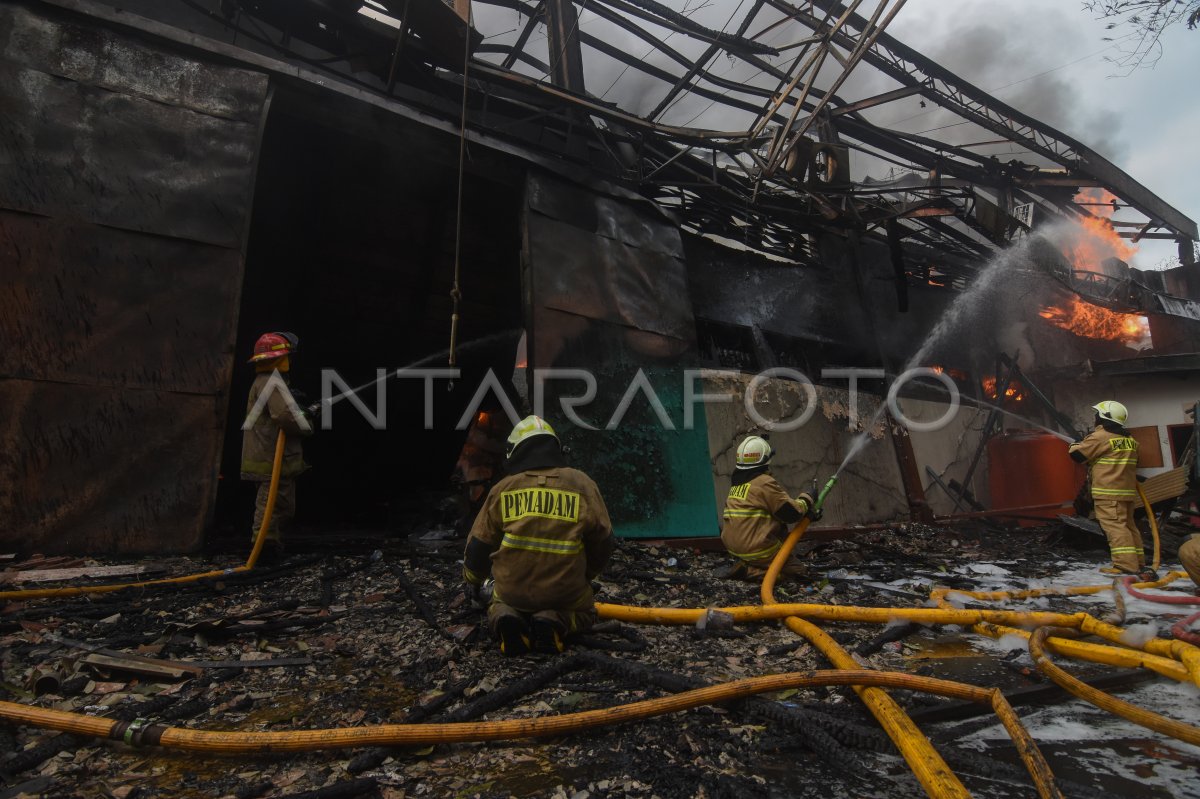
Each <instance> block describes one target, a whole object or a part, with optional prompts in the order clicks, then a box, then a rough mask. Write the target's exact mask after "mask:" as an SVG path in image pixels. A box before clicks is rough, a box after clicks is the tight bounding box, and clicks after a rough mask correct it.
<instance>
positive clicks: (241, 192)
mask: <svg viewBox="0 0 1200 799" xmlns="http://www.w3.org/2000/svg"><path fill="white" fill-rule="evenodd" d="M28 17H29V12H24V11H23V10H22V8H19V7H17V8H12V7H7V8H0V20H4V22H2V23H0V24H2V25H4V28H0V37H2V38H0V108H4V109H5V113H4V114H2V115H0V162H2V163H5V169H2V170H0V198H2V204H4V206H5V208H8V209H12V210H19V211H29V212H32V214H41V215H47V216H71V217H76V218H83V220H90V221H94V222H98V223H102V224H109V226H113V227H119V228H124V229H127V230H140V232H146V233H156V234H160V235H169V236H175V238H181V239H188V240H193V241H203V242H208V244H214V245H220V246H224V247H230V248H239V247H240V246H241V242H242V239H244V238H245V227H244V226H245V222H246V218H247V208H246V204H247V202H248V197H247V194H246V191H245V188H246V184H245V180H246V174H247V170H250V169H251V168H252V166H253V161H254V146H256V142H257V136H256V134H257V130H258V119H257V110H254V109H260V108H262V103H263V98H264V96H265V84H266V78H265V77H263V76H258V77H257V78H258V80H257V83H258V85H257V92H251V91H246V89H248V86H245V85H244V83H245V80H246V78H241V79H240V80H238V82H235V83H234V85H235V86H236V89H238V91H235V92H230V94H228V95H223V94H222V92H223V90H222V88H221V86H222V84H221V83H220V82H221V80H222V78H223V76H222V74H220V73H218V74H212V76H204V74H200V73H199V71H198V68H197V67H196V65H194V62H193V61H190V60H186V59H176V62H175V64H174V65H173V68H172V70H169V72H173V73H175V74H176V76H179V74H185V76H186V74H188V73H192V74H193V76H194V83H192V82H187V83H186V85H185V82H184V79H182V78H181V77H180V78H179V83H178V85H176V86H174V89H175V90H176V91H178V92H180V100H179V102H178V103H174V104H173V103H170V102H169V101H168V100H166V98H164V97H163V96H162V95H164V94H167V92H169V91H170V90H172V86H170V85H163V84H160V85H152V84H151V85H146V83H148V82H136V80H133V79H132V78H131V79H130V80H121V79H119V78H118V77H114V76H128V74H133V76H138V74H142V73H143V71H146V70H151V68H155V67H154V65H148V64H146V62H145V61H146V60H145V59H140V58H133V55H132V54H134V53H138V48H139V46H137V44H134V43H132V42H124V43H122V44H120V46H106V44H104V38H103V37H104V36H106V34H102V30H103V29H98V28H96V29H91V30H89V31H88V32H86V35H84V34H78V35H71V34H73V28H72V26H70V25H66V26H64V28H61V29H59V28H58V26H55V25H53V24H50V25H48V28H49V29H50V30H60V36H59V38H60V40H61V42H62V48H64V49H62V50H61V52H46V53H43V50H48V49H49V48H48V47H46V46H42V47H37V48H34V49H32V50H26V49H25V42H26V41H29V40H30V38H31V36H30V35H28V31H26V29H28V28H34V29H35V30H36V29H38V26H36V25H32V24H31V23H29V22H28ZM5 29H7V30H5ZM5 34H7V36H5ZM47 36H49V35H48V34H47ZM107 36H109V41H118V42H120V41H121V40H120V38H116V37H115V35H107ZM40 54H44V55H46V56H47V58H48V59H50V62H48V64H44V65H42V66H37V67H35V66H30V65H29V64H28V61H29V60H31V59H36V58H37V56H38V55H40ZM161 58H167V54H161ZM62 61H66V62H67V64H68V65H71V66H72V67H73V66H74V65H78V64H85V65H90V66H85V67H84V68H80V70H74V71H73V73H72V70H64V68H60V62H62ZM158 70H160V71H161V72H168V70H166V68H162V67H158ZM223 72H227V73H230V74H247V73H244V72H240V71H236V70H232V68H227V70H224V71H223ZM60 73H67V74H60ZM206 80H212V83H202V82H206ZM202 88H205V89H208V90H209V91H210V92H211V94H212V95H222V96H221V97H220V100H218V98H217V97H203V96H200V97H197V95H199V94H200V90H202ZM256 97H257V101H256ZM205 104H206V106H208V107H209V108H205ZM236 104H242V106H250V108H242V113H241V115H242V116H246V115H248V114H250V112H252V110H254V116H253V118H252V119H238V116H236V115H230V114H228V107H229V106H236ZM214 200H217V202H214Z"/></svg>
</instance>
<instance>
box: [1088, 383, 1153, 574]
mask: <svg viewBox="0 0 1200 799" xmlns="http://www.w3.org/2000/svg"><path fill="white" fill-rule="evenodd" d="M1092 409H1093V410H1095V412H1096V416H1095V419H1094V423H1095V429H1094V430H1093V431H1092V432H1091V433H1088V435H1087V436H1086V437H1085V438H1084V439H1083V440H1082V441H1077V442H1075V443H1074V444H1072V445H1071V446H1070V448H1069V449H1068V450H1067V451H1068V452H1069V453H1070V455H1071V458H1072V459H1073V460H1075V461H1076V462H1078V463H1086V464H1087V466H1088V476H1089V478H1090V480H1091V484H1092V501H1093V503H1094V505H1095V513H1096V521H1097V522H1099V523H1100V527H1101V528H1102V529H1103V530H1104V535H1105V536H1106V537H1107V538H1108V548H1109V553H1110V555H1111V557H1112V565H1111V566H1107V567H1105V568H1103V569H1101V571H1103V572H1105V573H1107V574H1134V575H1138V576H1139V577H1141V578H1142V579H1143V580H1153V579H1156V578H1157V575H1155V573H1154V571H1153V569H1149V568H1147V567H1146V552H1145V549H1144V548H1143V546H1142V533H1141V531H1140V530H1139V529H1138V528H1137V525H1136V524H1134V522H1133V509H1134V503H1135V502H1136V501H1137V499H1138V492H1137V463H1138V443H1137V439H1135V438H1133V437H1132V436H1130V435H1129V431H1128V430H1126V429H1125V422H1126V420H1127V419H1128V418H1129V411H1128V409H1126V407H1125V406H1124V405H1122V404H1121V403H1119V402H1116V401H1114V400H1104V401H1103V402H1098V403H1096V404H1095V405H1093V406H1092Z"/></svg>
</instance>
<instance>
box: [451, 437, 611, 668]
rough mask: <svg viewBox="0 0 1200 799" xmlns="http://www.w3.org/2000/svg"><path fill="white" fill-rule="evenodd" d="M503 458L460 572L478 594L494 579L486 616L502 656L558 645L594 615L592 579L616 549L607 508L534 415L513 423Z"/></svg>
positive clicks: (559, 648)
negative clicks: (499, 477) (500, 475)
mask: <svg viewBox="0 0 1200 799" xmlns="http://www.w3.org/2000/svg"><path fill="white" fill-rule="evenodd" d="M505 465H506V470H507V472H508V476H506V477H505V478H503V479H502V480H500V482H498V483H496V485H495V486H493V487H492V490H491V492H489V493H488V495H487V499H485V500H484V503H483V507H482V508H481V509H480V511H479V515H478V516H476V517H475V524H474V526H473V527H472V528H471V534H470V536H468V538H467V548H466V552H465V555H464V558H463V579H464V580H466V582H467V585H468V590H469V592H470V593H472V594H473V595H474V596H476V597H477V598H478V597H479V596H480V589H481V588H482V587H483V585H484V582H485V581H486V580H487V578H488V576H489V575H491V576H492V578H493V579H494V584H493V587H492V597H491V604H490V605H489V607H488V624H489V626H490V627H491V630H492V634H493V635H494V636H495V637H496V638H497V639H498V640H499V641H500V651H501V652H503V653H504V654H505V655H520V654H523V653H525V652H528V651H529V650H530V649H533V650H535V651H539V652H561V651H562V650H563V647H564V642H565V640H566V637H567V636H568V635H569V634H571V633H576V632H583V631H585V630H587V629H589V628H591V626H592V625H593V624H594V623H595V621H596V608H595V603H594V602H593V599H592V587H591V580H592V579H593V578H595V577H596V576H597V575H599V574H600V572H601V570H602V569H603V568H604V566H605V564H606V563H607V562H608V558H609V555H611V554H612V550H613V535H612V525H611V524H610V523H609V520H608V510H607V509H606V508H605V507H604V500H603V499H602V498H601V497H600V491H599V489H598V488H596V484H595V483H594V482H592V480H591V478H589V477H588V476H587V475H586V474H584V473H583V472H581V471H579V470H578V469H572V468H570V467H568V466H567V465H566V462H565V460H564V458H563V453H562V447H561V445H560V443H559V440H558V435H557V434H555V432H554V429H553V428H552V427H550V425H549V424H547V423H546V422H545V420H543V419H541V418H539V417H537V416H527V417H526V418H525V419H523V420H522V421H521V422H520V423H518V424H517V426H516V427H515V428H513V431H512V434H511V435H509V437H508V454H507V459H506V464H505Z"/></svg>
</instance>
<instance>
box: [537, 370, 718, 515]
mask: <svg viewBox="0 0 1200 799" xmlns="http://www.w3.org/2000/svg"><path fill="white" fill-rule="evenodd" d="M644 372H645V374H646V376H647V378H648V379H649V382H650V384H651V385H652V386H653V389H654V394H655V396H657V398H658V400H659V402H660V403H661V405H662V407H663V409H664V410H665V412H666V414H667V416H668V418H669V419H670V420H671V423H672V424H673V425H674V427H675V429H674V430H671V429H667V428H666V427H665V426H664V425H663V424H662V423H661V422H660V420H659V417H658V414H657V413H655V411H654V409H653V406H652V405H651V402H650V400H649V399H648V398H647V396H646V394H645V393H644V392H642V391H638V392H637V393H636V395H635V397H634V399H633V402H632V403H631V404H630V406H629V407H628V409H627V410H626V412H625V414H624V416H623V417H622V418H621V419H620V421H619V423H618V424H617V426H616V428H615V429H612V430H608V429H604V428H606V427H607V425H608V424H609V422H610V420H612V418H613V416H614V414H615V412H616V409H617V407H618V405H619V404H620V402H621V399H622V397H623V396H624V394H625V392H626V389H627V387H628V386H629V385H630V384H631V383H632V381H633V380H634V378H635V376H636V374H637V367H636V366H633V365H630V364H619V363H610V364H608V365H606V366H605V367H604V368H603V371H602V372H599V373H597V379H598V381H599V384H600V386H601V396H600V397H599V398H598V399H597V401H596V402H594V403H592V404H589V405H587V406H585V407H581V408H579V409H578V410H579V415H580V417H581V418H582V419H583V420H584V421H586V422H588V423H589V424H591V425H593V426H595V427H597V428H600V429H597V430H586V429H583V428H579V427H573V426H571V425H567V424H562V423H561V422H560V420H559V419H558V418H555V415H554V414H553V412H552V411H550V410H549V408H553V407H556V404H557V400H556V398H555V399H554V400H552V403H554V404H551V405H548V414H549V415H550V416H551V419H552V421H553V423H554V424H555V425H556V429H558V430H559V431H560V433H561V435H562V438H563V443H564V444H565V445H566V446H568V447H569V448H570V449H571V456H570V461H571V463H572V464H574V465H576V466H578V467H579V468H580V469H582V470H583V471H585V472H587V474H588V475H589V476H591V478H592V479H593V480H595V481H596V484H597V485H598V486H599V487H600V492H601V494H602V495H603V496H604V502H605V504H606V505H607V506H608V512H609V515H610V516H611V517H612V521H613V527H614V529H615V530H616V532H617V534H618V535H620V536H622V537H626V538H666V537H674V538H683V537H692V536H715V535H718V534H719V532H720V531H719V528H718V526H717V521H716V506H715V502H714V499H713V490H712V485H713V482H712V481H713V478H712V466H711V459H710V457H709V452H708V429H707V422H706V418H705V415H704V408H703V406H702V405H700V404H697V405H696V406H695V418H694V420H693V429H691V430H685V429H683V370H682V369H680V368H678V367H661V366H660V367H653V368H645V369H644Z"/></svg>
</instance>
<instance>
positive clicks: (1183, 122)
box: [475, 0, 1200, 268]
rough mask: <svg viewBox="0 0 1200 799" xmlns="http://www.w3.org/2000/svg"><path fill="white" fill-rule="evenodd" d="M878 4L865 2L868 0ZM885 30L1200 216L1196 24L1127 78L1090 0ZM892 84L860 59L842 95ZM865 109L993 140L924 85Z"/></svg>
mask: <svg viewBox="0 0 1200 799" xmlns="http://www.w3.org/2000/svg"><path fill="white" fill-rule="evenodd" d="M664 1H665V3H666V4H667V5H669V6H670V7H672V8H674V9H676V10H678V11H680V12H682V13H685V14H687V15H688V16H690V17H691V18H692V19H693V20H694V21H696V22H698V23H700V24H702V25H706V26H708V27H711V28H715V29H722V28H725V27H726V26H727V25H729V26H730V29H731V30H732V29H733V27H734V26H736V24H737V23H736V20H740V19H741V18H742V16H744V13H745V9H746V7H747V6H748V5H749V3H748V2H746V0H664ZM876 3H877V0H869V1H868V2H867V3H866V4H865V6H866V7H873V6H875V5H876ZM475 13H476V22H477V24H478V25H479V27H480V29H481V30H482V31H484V33H485V35H487V36H489V37H494V41H497V42H501V41H506V40H507V41H511V40H513V39H515V38H516V32H517V31H518V30H519V29H520V27H522V25H523V22H524V19H523V17H522V16H521V15H520V14H519V13H517V12H515V11H512V10H509V9H499V8H496V7H489V6H485V5H483V4H476V7H475ZM781 16H782V15H781V14H779V13H778V12H772V11H764V12H761V13H760V15H759V17H758V19H757V20H756V22H755V24H753V25H752V26H751V28H750V30H749V31H748V33H749V34H750V35H754V34H756V33H758V32H759V31H761V30H762V29H763V28H764V27H766V25H767V24H769V23H770V21H771V19H773V18H774V19H778V18H780V17H781ZM731 20H732V22H731ZM580 26H581V28H582V29H583V30H585V31H587V32H589V33H591V34H593V35H597V36H600V37H602V38H604V39H605V40H607V41H609V42H610V43H612V44H615V45H617V46H618V47H620V48H622V49H624V50H626V51H627V52H631V53H634V54H635V55H638V56H640V57H643V58H646V59H647V60H648V61H650V62H652V63H655V64H657V65H659V66H662V67H663V68H665V69H667V70H668V71H670V72H678V71H679V66H678V64H677V63H674V62H672V61H670V59H668V58H667V57H666V56H665V55H664V54H662V53H659V52H657V51H656V50H655V48H653V47H651V46H648V45H647V44H646V43H645V42H641V41H638V40H635V39H633V38H632V37H631V36H630V35H629V34H628V33H627V32H625V31H623V30H621V29H618V28H615V27H613V26H611V25H610V24H609V23H607V22H604V21H603V20H601V19H600V18H599V17H597V15H596V14H595V13H594V12H593V11H591V10H589V9H588V8H587V7H586V5H585V6H583V8H582V12H581V14H580ZM648 27H649V28H650V29H651V30H652V32H654V33H655V34H656V35H658V36H659V37H661V38H663V39H664V40H665V41H666V42H667V43H668V44H669V46H671V47H673V48H676V49H678V50H679V51H680V52H681V53H683V54H684V55H685V56H686V57H688V58H695V57H697V56H698V55H699V53H700V52H701V51H702V50H703V49H704V48H705V47H706V43H704V42H702V41H699V40H696V39H694V38H690V37H687V36H682V35H678V34H676V33H672V32H671V31H669V30H666V29H662V28H655V26H653V25H648ZM888 32H889V33H890V34H891V35H893V36H895V37H896V38H898V39H900V40H901V41H903V42H904V43H905V44H907V45H909V46H910V47H913V48H914V49H916V50H919V51H921V52H923V53H924V54H925V55H927V56H929V57H931V58H933V59H934V60H936V61H938V62H940V63H942V64H943V65H945V66H946V67H948V68H950V69H951V70H954V71H955V72H956V73H958V74H959V75H960V76H961V77H963V78H964V79H965V80H967V81H968V82H970V83H972V84H974V85H975V86H977V87H979V88H981V89H983V90H985V91H989V92H991V93H993V94H994V95H995V96H997V97H998V98H1000V99H1001V100H1003V101H1004V102H1006V103H1008V104H1010V105H1012V106H1013V107H1015V108H1017V109H1018V110H1021V111H1024V112H1026V113H1028V114H1031V115H1032V116H1034V117H1036V118H1038V119H1041V120H1043V121H1044V122H1046V123H1048V124H1050V125H1053V126H1054V127H1057V128H1059V129H1060V130H1062V131H1063V132H1065V133H1067V134H1068V135H1070V136H1072V137H1074V138H1076V139H1078V140H1079V141H1081V142H1083V143H1084V144H1086V145H1088V146H1090V147H1092V148H1093V149H1095V150H1097V151H1098V152H1100V153H1101V154H1102V155H1104V156H1106V157H1107V158H1109V159H1110V160H1112V161H1113V162H1114V163H1116V164H1117V165H1118V166H1119V167H1121V168H1122V169H1124V170H1125V171H1127V172H1129V173H1130V174H1131V175H1132V176H1133V177H1134V178H1135V179H1137V180H1138V181H1140V182H1141V183H1143V184H1145V185H1146V186H1148V187H1149V188H1150V189H1151V190H1152V191H1154V192H1155V193H1156V194H1158V195H1159V196H1160V197H1161V198H1162V199H1164V200H1165V201H1167V202H1169V203H1171V204H1172V205H1174V206H1175V207H1176V208H1179V209H1180V210H1181V211H1183V212H1184V213H1186V214H1187V215H1188V216H1190V217H1191V218H1193V219H1196V218H1200V189H1198V188H1197V186H1196V183H1197V181H1198V180H1200V147H1197V146H1195V145H1194V141H1195V139H1196V138H1197V131H1200V105H1198V104H1197V103H1196V102H1195V100H1196V98H1197V95H1198V91H1197V88H1196V86H1197V83H1198V82H1200V77H1198V76H1200V31H1188V30H1187V29H1186V28H1185V27H1182V26H1179V27H1178V28H1176V29H1173V30H1171V31H1169V32H1168V34H1167V35H1166V37H1165V38H1164V51H1163V54H1162V57H1161V59H1160V60H1159V61H1158V63H1157V64H1156V65H1154V66H1153V68H1149V67H1144V68H1142V69H1139V70H1135V71H1133V72H1132V73H1131V74H1128V75H1126V76H1123V77H1113V75H1114V74H1115V73H1117V72H1118V71H1120V70H1118V68H1117V67H1116V66H1115V65H1113V64H1112V63H1110V62H1109V61H1107V60H1106V57H1113V56H1116V55H1118V54H1119V50H1118V49H1117V47H1118V45H1116V44H1114V43H1112V42H1109V41H1105V38H1106V37H1109V38H1111V37H1113V36H1120V35H1122V34H1124V33H1125V31H1123V30H1118V31H1107V30H1106V29H1105V24H1104V23H1103V22H1101V21H1098V20H1095V19H1093V18H1092V16H1091V14H1090V13H1089V12H1087V11H1085V10H1084V9H1083V4H1082V2H1081V0H1000V2H997V0H908V3H907V5H906V6H905V7H904V9H903V10H902V11H901V12H900V14H899V16H898V17H897V18H896V19H895V21H894V22H893V23H892V25H891V26H890V27H889V29H888ZM808 33H809V32H808V30H807V29H804V28H803V27H802V26H800V25H799V23H791V24H790V25H787V24H785V25H782V26H779V27H777V28H773V29H772V30H771V31H770V32H768V33H766V34H765V35H764V36H763V37H762V41H765V42H766V43H768V44H772V45H774V46H777V47H781V46H783V45H785V44H786V43H788V42H790V41H795V40H796V39H799V38H803V37H804V36H807V35H808ZM538 39H541V40H542V41H543V42H544V31H539V33H538V34H535V36H534V39H533V40H531V42H530V49H531V51H532V52H537V51H538V44H539V42H538ZM542 46H544V45H542ZM547 56H549V54H547ZM497 58H498V57H497ZM771 60H773V61H774V62H775V63H777V64H778V65H780V66H786V65H788V64H789V63H790V62H789V56H786V55H784V56H779V57H776V58H775V59H771ZM585 61H586V62H587V63H586V70H587V75H588V79H587V80H588V85H587V88H588V90H589V91H590V92H592V93H594V94H596V95H599V96H603V97H604V98H605V99H607V100H609V101H614V102H617V103H618V104H619V105H620V106H621V107H622V108H625V109H627V110H630V111H633V112H634V113H640V114H645V113H647V112H649V111H650V109H652V108H653V107H654V106H655V105H656V104H657V103H658V100H659V99H660V98H661V97H662V95H663V94H664V93H665V92H666V90H667V88H668V87H669V84H667V83H663V82H662V81H660V80H657V79H654V78H649V77H647V76H645V75H643V74H641V73H639V72H638V71H637V70H631V69H628V68H626V67H624V66H623V65H621V64H620V63H619V62H617V61H615V60H613V59H611V58H609V57H608V56H604V55H602V54H599V53H598V52H596V51H595V50H591V49H585ZM829 67H831V68H827V71H826V72H823V73H822V80H821V81H819V82H820V83H823V84H825V85H828V82H829V81H830V80H832V78H833V76H834V75H835V74H836V72H837V71H840V69H839V68H838V67H837V65H836V64H833V63H832V60H831V61H830V65H829ZM517 68H518V69H520V70H522V71H525V72H527V73H529V74H531V75H533V76H534V77H538V78H540V77H542V74H540V73H539V71H538V70H537V69H535V68H533V67H530V66H528V65H522V64H518V66H517ZM710 68H711V69H713V70H715V71H716V72H717V73H719V74H722V75H724V76H725V77H727V78H729V79H730V80H734V81H738V82H752V83H754V84H755V85H758V86H761V87H764V88H769V89H771V90H774V89H775V88H776V84H775V81H774V80H773V79H771V78H769V77H768V76H766V75H764V74H762V72H761V70H756V69H755V68H754V67H752V66H751V65H749V64H746V63H745V62H744V61H742V60H740V59H737V58H732V57H727V56H721V57H718V59H717V60H715V61H714V62H713V63H712V64H710ZM896 85H897V84H895V83H893V82H891V81H890V80H889V79H887V78H885V77H883V76H882V75H881V74H880V73H879V72H878V71H876V70H873V69H871V68H870V67H866V66H863V67H860V68H859V70H857V71H856V73H855V74H854V75H853V76H852V77H851V79H850V81H849V82H847V84H846V85H845V86H844V87H843V88H842V89H841V90H840V91H839V94H840V95H841V96H842V97H844V98H848V99H852V98H855V97H865V96H870V95H872V94H875V93H878V92H881V91H886V90H888V89H892V88H895V87H896ZM865 113H866V115H867V116H868V118H869V119H871V121H872V122H874V123H876V124H880V125H883V126H884V127H892V128H895V129H897V130H901V131H906V132H910V133H921V132H925V131H929V130H931V129H932V130H934V131H936V132H934V133H933V134H932V135H933V136H935V137H937V138H941V139H942V140H944V141H947V142H951V143H955V144H968V143H969V144H972V145H974V144H975V143H977V142H980V141H986V140H989V139H994V138H995V137H994V135H990V134H988V133H987V132H986V131H983V130H982V129H979V128H975V127H974V126H972V125H966V126H962V125H959V126H955V125H953V124H952V123H953V122H955V121H961V120H960V119H959V118H958V117H953V116H951V115H950V114H949V113H948V112H945V111H942V110H939V109H938V108H937V106H935V104H933V103H927V105H926V107H925V108H921V106H920V101H919V98H916V97H912V98H907V99H905V100H901V101H898V102H896V103H892V104H889V105H886V106H881V107H879V108H876V109H870V110H869V111H867V112H865ZM660 119H661V120H662V121H663V122H667V123H670V124H677V125H685V126H696V127H707V128H712V129H716V130H724V131H737V130H744V129H745V127H746V126H747V125H748V124H750V123H751V121H752V120H753V114H749V113H747V112H740V111H736V110H734V109H732V108H729V107H728V106H725V105H723V104H721V103H714V102H713V101H711V100H708V99H705V98H703V97H700V96H698V95H695V94H684V95H681V96H680V97H678V98H677V99H676V101H675V102H674V103H673V104H672V105H671V106H670V108H668V109H667V111H665V112H664V113H663V114H662V116H661V117H660ZM946 125H950V127H949V128H947V127H944V126H946ZM1010 148H1011V145H1009V144H1004V145H983V146H980V147H979V148H978V149H977V150H976V151H977V152H979V153H981V154H986V155H995V156H997V157H998V158H1000V159H1001V160H1008V159H1010V158H1017V159H1020V160H1025V161H1027V162H1029V163H1038V159H1037V157H1036V156H1031V155H1030V154H1029V153H1027V152H1023V151H1015V150H1012V149H1010ZM852 168H853V170H854V173H855V176H856V177H859V178H861V177H863V176H864V175H865V174H868V173H870V174H872V176H874V177H884V176H885V175H886V173H887V171H888V170H889V169H890V168H891V167H890V166H889V165H887V164H885V163H883V162H880V161H876V160H874V159H871V158H865V157H860V158H858V159H856V161H852ZM1118 218H1119V217H1118ZM1138 218H1140V217H1138ZM1134 219H1136V218H1131V220H1130V221H1134ZM1176 253H1177V249H1176V247H1175V244H1174V243H1173V242H1155V241H1144V242H1143V243H1142V246H1141V249H1140V251H1139V253H1138V255H1136V256H1135V257H1134V264H1135V265H1137V266H1141V267H1143V268H1148V267H1152V266H1155V265H1157V264H1158V263H1160V262H1162V261H1163V260H1165V259H1167V258H1170V257H1172V256H1174V255H1176Z"/></svg>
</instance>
